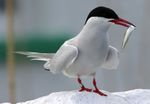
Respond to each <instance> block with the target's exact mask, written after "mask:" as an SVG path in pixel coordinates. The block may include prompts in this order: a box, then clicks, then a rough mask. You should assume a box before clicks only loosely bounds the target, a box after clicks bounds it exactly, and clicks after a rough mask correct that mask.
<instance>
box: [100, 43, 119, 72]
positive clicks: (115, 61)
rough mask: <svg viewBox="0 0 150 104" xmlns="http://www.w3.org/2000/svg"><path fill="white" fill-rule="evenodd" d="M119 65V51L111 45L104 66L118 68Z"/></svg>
mask: <svg viewBox="0 0 150 104" xmlns="http://www.w3.org/2000/svg"><path fill="white" fill-rule="evenodd" d="M118 65H119V52H118V50H117V49H116V48H114V47H112V46H109V51H108V54H107V57H106V60H105V62H104V63H103V64H102V68H105V69H117V67H118Z"/></svg>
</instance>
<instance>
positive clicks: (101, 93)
mask: <svg viewBox="0 0 150 104" xmlns="http://www.w3.org/2000/svg"><path fill="white" fill-rule="evenodd" d="M93 85H94V87H95V90H93V92H95V93H97V94H99V95H101V96H107V95H106V94H104V93H103V92H101V91H100V90H99V89H98V88H97V85H96V80H95V78H93Z"/></svg>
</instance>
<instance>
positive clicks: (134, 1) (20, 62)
mask: <svg viewBox="0 0 150 104" xmlns="http://www.w3.org/2000/svg"><path fill="white" fill-rule="evenodd" d="M8 1H9V0H8ZM12 5H13V7H12V9H13V15H12V16H10V15H7V14H9V13H7V12H6V11H7V10H6V8H7V5H6V0H0V103H2V102H8V101H9V97H10V96H11V94H10V91H9V90H10V89H11V88H10V87H9V86H10V81H9V80H10V79H11V77H10V75H11V74H13V75H14V79H15V80H14V88H12V89H14V91H12V92H13V93H14V94H15V96H14V97H16V101H17V102H20V101H26V100H31V99H35V98H38V97H41V96H45V95H48V94H50V93H52V92H56V91H64V90H65V91H70V90H77V89H78V88H79V86H78V84H77V82H76V80H75V79H70V78H67V77H65V76H64V75H62V74H58V75H53V74H51V73H50V72H47V71H45V70H44V68H43V64H44V63H43V62H37V61H30V60H29V59H27V58H26V57H25V56H21V55H15V54H14V55H15V56H14V61H13V63H14V68H13V69H14V71H12V72H11V73H9V72H10V71H9V70H10V69H9V66H8V65H9V62H8V60H9V59H8V57H7V55H8V54H9V52H8V51H7V50H9V49H7V47H9V46H7V45H8V43H9V42H7V40H8V39H7V38H8V35H7V34H11V35H13V39H12V40H13V41H12V43H13V45H14V49H13V51H35V52H36V51H37V52H56V50H57V49H58V48H59V47H60V45H61V44H62V43H63V42H64V41H65V40H67V39H69V38H72V37H74V36H75V35H76V34H78V33H79V32H80V30H81V29H82V27H83V25H84V22H85V19H86V16H87V15H88V13H89V11H90V10H91V9H93V8H95V7H97V6H107V7H110V8H112V9H114V10H115V11H116V13H117V14H118V15H119V16H120V17H122V18H125V19H127V20H129V21H130V22H132V23H134V24H135V25H136V26H137V28H136V30H135V31H134V32H133V34H132V36H131V38H130V40H129V42H128V44H127V47H126V48H125V49H124V50H122V48H121V44H122V40H123V36H124V33H125V31H126V28H122V27H120V26H112V27H111V28H110V30H109V34H111V35H110V44H112V45H113V46H114V47H116V48H117V49H118V50H119V51H120V64H119V67H118V70H98V71H97V75H96V79H97V83H98V86H99V87H100V88H101V89H103V90H107V91H110V92H116V91H125V90H131V89H136V88H146V89H149V88H150V81H149V80H150V76H149V74H150V69H149V68H150V55H149V53H150V45H149V44H150V34H149V33H150V28H149V26H150V20H149V17H150V13H149V10H150V1H149V0H13V3H12ZM9 16H10V18H12V24H11V23H10V24H9V23H8V18H9ZM8 25H12V30H13V31H12V32H13V33H11V32H8V31H9V26H8ZM10 40H11V39H10ZM13 75H12V76H13ZM12 78H13V77H12ZM84 83H85V84H86V86H89V87H92V84H91V79H90V78H88V79H84Z"/></svg>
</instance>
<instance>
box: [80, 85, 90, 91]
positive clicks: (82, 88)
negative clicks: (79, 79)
mask: <svg viewBox="0 0 150 104" xmlns="http://www.w3.org/2000/svg"><path fill="white" fill-rule="evenodd" d="M82 91H87V92H91V91H92V89H89V88H85V87H84V86H82V87H81V89H80V90H79V92H82Z"/></svg>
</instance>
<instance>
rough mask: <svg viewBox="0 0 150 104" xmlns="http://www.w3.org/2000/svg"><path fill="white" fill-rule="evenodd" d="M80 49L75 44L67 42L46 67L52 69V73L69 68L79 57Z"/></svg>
mask: <svg viewBox="0 0 150 104" xmlns="http://www.w3.org/2000/svg"><path fill="white" fill-rule="evenodd" d="M77 56H78V49H77V47H75V46H73V45H69V44H67V42H65V43H64V44H63V45H62V46H61V47H60V49H59V50H58V51H57V52H56V54H55V55H54V57H53V59H52V60H50V61H48V62H47V63H46V64H45V65H44V67H45V68H46V69H50V71H51V72H52V73H57V72H61V71H62V70H64V69H66V68H68V67H69V66H70V65H71V64H72V63H73V62H74V61H75V59H76V58H77Z"/></svg>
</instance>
